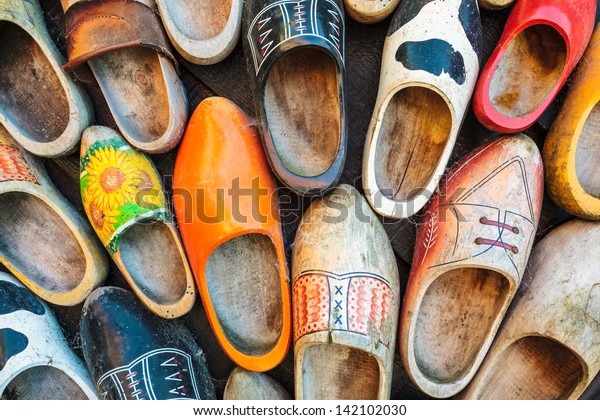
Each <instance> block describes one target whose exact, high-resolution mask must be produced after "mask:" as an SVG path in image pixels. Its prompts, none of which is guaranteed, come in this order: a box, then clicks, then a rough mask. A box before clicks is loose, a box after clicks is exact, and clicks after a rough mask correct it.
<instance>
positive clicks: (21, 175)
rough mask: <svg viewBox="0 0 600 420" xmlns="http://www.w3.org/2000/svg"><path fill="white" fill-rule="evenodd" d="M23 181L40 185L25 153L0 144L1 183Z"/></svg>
mask: <svg viewBox="0 0 600 420" xmlns="http://www.w3.org/2000/svg"><path fill="white" fill-rule="evenodd" d="M6 181H23V182H31V183H33V184H38V185H39V184H40V182H39V181H38V179H37V178H36V176H35V174H34V173H33V171H32V170H31V168H30V167H29V164H28V163H27V159H25V156H24V155H23V152H21V151H20V150H19V148H17V147H15V146H11V145H8V144H3V143H1V142H0V182H6Z"/></svg>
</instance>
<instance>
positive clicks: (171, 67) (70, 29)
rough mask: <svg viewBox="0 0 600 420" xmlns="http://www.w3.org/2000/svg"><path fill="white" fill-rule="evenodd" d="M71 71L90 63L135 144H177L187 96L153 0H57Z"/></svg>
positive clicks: (156, 149) (154, 148) (158, 147)
mask: <svg viewBox="0 0 600 420" xmlns="http://www.w3.org/2000/svg"><path fill="white" fill-rule="evenodd" d="M61 3H62V6H63V9H64V10H65V18H66V34H67V51H68V55H69V62H68V63H67V64H66V65H65V70H67V71H72V70H75V69H76V68H77V67H79V66H81V65H83V64H84V63H87V64H89V66H90V68H91V70H92V73H93V74H94V76H95V78H96V80H97V81H98V84H99V85H100V88H101V89H102V93H103V94H104V98H105V99H106V102H107V103H108V107H109V108H110V112H111V113H112V115H113V117H114V119H115V122H116V123H117V125H118V127H119V130H120V131H121V133H123V136H124V137H125V138H126V139H127V141H128V142H129V143H130V144H131V145H132V146H134V147H135V148H137V149H140V150H143V151H145V152H148V153H163V152H167V151H169V150H171V149H173V148H174V147H175V146H177V144H178V143H179V141H180V139H181V136H182V135H183V131H184V129H185V123H186V121H187V100H186V97H185V91H184V88H183V84H182V83H181V81H180V80H179V77H178V76H177V72H176V69H177V60H176V59H175V57H173V54H172V53H171V50H170V47H169V41H168V39H167V36H166V35H165V33H164V29H163V28H162V25H161V23H160V19H159V18H158V16H156V15H155V13H154V10H153V7H154V1H153V0H130V1H123V0H61Z"/></svg>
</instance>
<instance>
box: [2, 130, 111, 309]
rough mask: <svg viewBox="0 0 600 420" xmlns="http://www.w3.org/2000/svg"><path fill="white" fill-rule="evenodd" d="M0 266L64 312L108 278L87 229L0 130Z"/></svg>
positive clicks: (99, 248)
mask: <svg viewBox="0 0 600 420" xmlns="http://www.w3.org/2000/svg"><path fill="white" fill-rule="evenodd" d="M0 264H4V265H5V266H6V268H8V269H9V270H10V271H11V272H12V273H13V274H14V275H15V276H16V277H17V278H18V279H19V280H20V281H21V282H22V283H23V284H25V285H26V286H27V287H28V288H29V289H31V290H32V291H33V292H34V293H35V294H36V295H38V296H39V297H41V298H42V299H44V300H47V301H48V302H51V303H54V304H56V305H64V306H73V305H77V304H78V303H81V302H83V301H84V300H85V298H86V297H87V296H88V295H89V294H90V293H91V292H92V290H94V289H95V288H96V287H98V286H100V285H101V284H102V283H103V282H104V280H105V278H106V275H107V274H108V259H107V258H106V253H105V252H104V250H103V249H102V246H101V245H100V243H98V240H97V238H96V237H95V235H94V232H93V231H92V229H91V227H90V225H89V224H88V223H87V221H86V220H85V219H84V218H83V217H81V215H80V214H79V213H78V212H77V210H76V209H75V208H74V207H73V205H72V204H71V203H70V202H69V201H67V199H66V198H65V197H64V196H63V195H62V194H61V193H60V192H59V191H58V190H57V189H56V187H55V186H54V184H53V183H52V181H51V180H50V178H49V177H48V174H47V173H46V170H45V169H44V167H43V165H42V163H41V162H40V161H39V160H38V159H36V158H35V157H34V156H32V155H31V154H29V153H27V152H26V151H25V150H23V149H21V148H20V147H19V146H17V144H16V143H15V142H14V141H13V138H12V137H11V135H10V134H9V133H8V132H7V131H6V130H5V129H4V127H2V126H0Z"/></svg>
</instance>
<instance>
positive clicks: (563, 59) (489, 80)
mask: <svg viewBox="0 0 600 420" xmlns="http://www.w3.org/2000/svg"><path fill="white" fill-rule="evenodd" d="M595 14H596V1H595V0H576V1H564V0H519V1H518V2H517V3H516V5H515V6H514V9H513V10H512V12H511V14H510V16H509V18H508V21H507V22H506V27H505V28H504V33H503V34H502V37H501V38H500V42H499V43H498V45H497V47H496V49H495V50H494V52H493V54H492V56H491V57H490V59H489V60H488V62H487V64H486V65H485V67H484V69H483V71H482V73H481V76H480V78H479V82H478V84H477V88H476V90H475V95H474V97H473V98H474V99H473V108H474V111H475V115H476V116H477V119H478V120H479V122H481V124H483V125H485V126H486V127H488V128H489V129H491V130H494V131H497V132H500V133H517V132H519V131H523V130H525V129H527V128H529V127H531V126H532V125H533V123H534V122H535V121H536V120H537V119H538V118H539V117H540V116H541V115H542V113H543V112H544V111H545V110H546V108H547V107H548V106H549V105H550V103H551V102H552V101H553V100H554V98H555V97H556V95H557V94H558V92H559V91H560V89H561V88H562V86H563V85H564V84H565V82H566V81H567V78H568V77H569V75H570V74H571V72H572V71H573V69H574V68H575V66H576V65H577V62H578V61H579V59H580V58H581V56H582V55H583V52H584V51H585V48H586V46H587V44H588V42H589V40H590V37H591V35H592V30H593V29H594V20H595Z"/></svg>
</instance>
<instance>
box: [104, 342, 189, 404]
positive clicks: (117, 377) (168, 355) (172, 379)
mask: <svg viewBox="0 0 600 420" xmlns="http://www.w3.org/2000/svg"><path fill="white" fill-rule="evenodd" d="M156 376H157V377H159V378H160V382H161V383H172V388H171V389H170V390H169V392H168V394H166V395H160V394H159V395H156V390H155V389H154V387H153V383H154V382H158V381H157V380H156V379H155V377H156ZM163 381H164V382H163ZM97 387H98V390H99V391H100V398H101V399H106V397H107V395H108V393H109V392H110V391H109V390H110V388H114V389H116V390H117V392H118V394H119V397H120V399H122V400H199V399H200V395H199V394H198V386H197V384H196V379H195V376H194V367H193V364H192V358H191V356H190V355H189V354H187V353H185V352H183V351H181V350H178V349H171V348H164V349H158V350H153V351H150V352H148V353H146V354H144V355H142V356H140V357H138V358H137V359H135V360H134V361H133V362H131V363H130V364H128V365H127V366H122V367H118V368H115V369H112V370H111V371H109V372H107V373H105V374H104V375H102V376H101V377H100V379H99V380H98V384H97Z"/></svg>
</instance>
